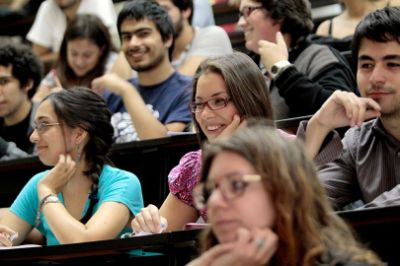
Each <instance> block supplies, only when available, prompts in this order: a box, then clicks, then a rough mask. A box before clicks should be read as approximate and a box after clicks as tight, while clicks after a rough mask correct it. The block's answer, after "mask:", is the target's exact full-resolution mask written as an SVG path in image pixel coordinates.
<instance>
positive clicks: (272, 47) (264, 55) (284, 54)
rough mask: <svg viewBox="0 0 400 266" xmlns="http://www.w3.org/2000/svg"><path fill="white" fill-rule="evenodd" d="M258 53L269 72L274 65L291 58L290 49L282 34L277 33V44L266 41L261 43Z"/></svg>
mask: <svg viewBox="0 0 400 266" xmlns="http://www.w3.org/2000/svg"><path fill="white" fill-rule="evenodd" d="M258 53H259V55H260V56H261V62H262V63H263V64H264V66H265V68H266V69H267V70H270V69H271V67H272V65H273V64H275V63H277V62H279V61H282V60H288V58H289V52H288V48H287V46H286V43H285V39H284V38H283V35H282V33H281V32H277V33H276V43H273V42H269V41H265V40H261V41H259V42H258Z"/></svg>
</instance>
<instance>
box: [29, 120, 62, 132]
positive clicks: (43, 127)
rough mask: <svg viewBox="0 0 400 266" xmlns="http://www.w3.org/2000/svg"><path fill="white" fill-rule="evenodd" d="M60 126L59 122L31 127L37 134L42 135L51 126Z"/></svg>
mask: <svg viewBox="0 0 400 266" xmlns="http://www.w3.org/2000/svg"><path fill="white" fill-rule="evenodd" d="M57 125H61V123H59V122H54V123H44V122H43V123H40V124H39V125H36V124H35V125H33V129H34V130H36V131H37V133H39V134H42V133H44V132H46V130H47V129H48V128H49V127H51V126H57Z"/></svg>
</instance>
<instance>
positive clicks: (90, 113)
mask: <svg viewBox="0 0 400 266" xmlns="http://www.w3.org/2000/svg"><path fill="white" fill-rule="evenodd" d="M45 100H49V101H50V102H51V105H52V106H53V108H54V112H55V114H56V115H57V118H58V121H60V122H61V123H62V124H63V125H64V126H67V127H69V128H78V127H79V128H82V129H83V130H85V131H87V133H88V135H89V138H88V142H87V144H86V145H85V147H83V150H82V151H83V154H84V155H85V158H82V159H84V160H86V162H87V164H88V168H87V170H86V171H85V172H84V174H85V175H87V176H90V177H91V179H92V181H93V184H94V188H96V187H97V185H98V181H99V175H100V172H101V170H102V168H103V166H104V164H111V165H112V163H111V160H110V159H109V158H108V153H109V150H110V148H111V144H112V143H113V140H112V137H113V133H114V128H113V126H112V125H111V122H110V121H111V112H110V111H109V110H108V108H107V105H106V103H105V102H104V100H103V98H102V97H101V96H99V95H98V94H96V93H95V92H93V91H92V90H90V89H88V88H84V87H73V88H70V89H68V90H61V91H59V92H57V93H52V94H50V95H49V96H47V97H46V98H44V99H43V100H42V102H43V101H45Z"/></svg>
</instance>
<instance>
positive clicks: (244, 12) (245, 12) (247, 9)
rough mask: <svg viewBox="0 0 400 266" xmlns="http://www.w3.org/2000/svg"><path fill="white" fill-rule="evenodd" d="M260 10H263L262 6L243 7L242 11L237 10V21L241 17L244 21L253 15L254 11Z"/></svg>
mask: <svg viewBox="0 0 400 266" xmlns="http://www.w3.org/2000/svg"><path fill="white" fill-rule="evenodd" d="M262 8H264V7H263V6H245V7H243V9H242V10H239V19H240V18H241V17H243V18H244V19H247V18H248V17H249V16H250V15H251V13H253V11H254V10H257V9H262Z"/></svg>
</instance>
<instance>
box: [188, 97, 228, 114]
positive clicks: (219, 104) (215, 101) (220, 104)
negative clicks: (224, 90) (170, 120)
mask: <svg viewBox="0 0 400 266" xmlns="http://www.w3.org/2000/svg"><path fill="white" fill-rule="evenodd" d="M230 100H231V99H230V98H229V97H225V98H223V97H216V98H212V99H210V100H208V101H204V102H197V101H194V102H191V103H190V104H189V107H190V111H191V112H192V113H200V112H202V111H203V110H204V108H205V107H206V106H207V107H208V108H210V109H211V110H213V111H214V110H219V109H222V108H224V107H226V106H227V105H228V103H229V102H230Z"/></svg>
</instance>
